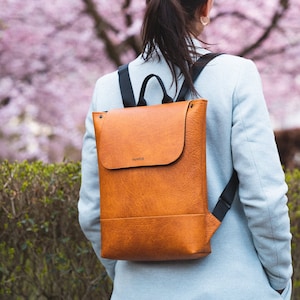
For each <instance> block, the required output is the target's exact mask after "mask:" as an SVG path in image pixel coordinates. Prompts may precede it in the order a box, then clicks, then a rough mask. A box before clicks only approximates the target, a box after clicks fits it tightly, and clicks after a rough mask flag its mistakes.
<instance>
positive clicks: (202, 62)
mask: <svg viewBox="0 0 300 300" xmlns="http://www.w3.org/2000/svg"><path fill="white" fill-rule="evenodd" d="M219 55H221V53H207V54H205V55H203V56H201V57H200V58H199V59H198V60H197V61H196V62H195V64H194V65H193V66H192V68H191V74H192V80H193V82H195V81H196V79H197V78H198V76H199V75H200V73H201V72H202V71H203V69H204V68H205V66H206V65H207V64H208V63H209V62H210V61H211V60H213V59H214V58H215V57H217V56H219ZM188 91H189V86H188V83H187V82H186V80H185V81H184V82H183V84H182V87H181V89H180V91H179V94H178V96H177V99H176V101H184V100H185V96H186V94H187V93H188Z"/></svg>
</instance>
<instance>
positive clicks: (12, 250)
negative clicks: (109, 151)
mask: <svg viewBox="0 0 300 300" xmlns="http://www.w3.org/2000/svg"><path fill="white" fill-rule="evenodd" d="M0 174H1V178H0V191H1V193H0V197H1V198H0V299H24V300H25V299H26V300H27V299H32V300H36V299H64V300H66V299H70V300H75V299H88V300H89V299H109V294H110V290H111V284H110V282H109V280H108V279H107V277H106V273H105V271H104V270H103V268H102V266H101V265H100V263H98V260H97V258H96V256H95V254H94V252H93V251H92V249H91V247H90V244H89V243H88V242H87V240H86V238H85V237H84V235H83V234H82V232H81V230H80V227H79V225H78V216H77V201H78V191H79V186H80V164H79V163H62V164H48V165H44V164H42V163H41V162H35V163H30V164H29V163H27V162H23V163H14V164H9V163H8V162H3V163H2V164H1V165H0Z"/></svg>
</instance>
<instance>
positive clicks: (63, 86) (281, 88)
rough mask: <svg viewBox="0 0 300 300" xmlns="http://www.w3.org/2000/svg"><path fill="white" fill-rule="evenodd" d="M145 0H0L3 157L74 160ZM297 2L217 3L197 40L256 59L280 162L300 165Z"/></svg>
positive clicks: (129, 54)
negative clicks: (104, 81)
mask: <svg viewBox="0 0 300 300" xmlns="http://www.w3.org/2000/svg"><path fill="white" fill-rule="evenodd" d="M144 5H145V1H144V0H109V1H108V0H52V1H40V0H28V1H21V0H0V161H1V160H4V159H8V160H9V161H15V160H17V161H22V160H25V159H26V160H28V161H34V160H41V161H43V162H46V163H47V162H61V161H63V160H75V161H77V160H80V150H81V144H82V137H83V134H84V119H85V116H86V113H87V110H88V106H89V103H90V100H91V97H92V93H93V89H94V85H95V82H96V80H97V78H99V77H100V76H102V75H103V74H105V73H107V72H110V71H113V70H115V69H116V68H117V67H118V66H119V65H121V64H123V63H127V62H128V61H130V60H131V59H133V58H134V57H136V56H137V55H138V54H139V53H140V50H141V41H140V36H139V34H140V28H141V22H142V15H143V11H144ZM299 12H300V0H264V1H263V0H251V1H250V0H243V1H236V0H215V6H214V9H213V11H212V20H211V24H210V25H209V26H208V27H207V28H206V30H205V32H204V35H203V36H202V40H204V41H205V42H207V43H208V44H209V46H207V45H206V47H208V48H209V49H210V50H211V51H221V52H226V53H231V54H236V55H240V56H243V57H246V58H250V59H252V60H254V62H255V63H256V64H257V66H258V68H259V71H260V74H261V77H262V81H263V86H264V91H265V96H266V101H267V105H268V108H269V112H270V115H271V121H272V124H273V127H274V131H275V132H276V138H277V141H278V145H279V150H280V154H281V158H282V161H283V163H284V165H285V166H288V167H294V166H299V165H300V130H299V128H300V99H299V98H300V58H299V54H300V18H299Z"/></svg>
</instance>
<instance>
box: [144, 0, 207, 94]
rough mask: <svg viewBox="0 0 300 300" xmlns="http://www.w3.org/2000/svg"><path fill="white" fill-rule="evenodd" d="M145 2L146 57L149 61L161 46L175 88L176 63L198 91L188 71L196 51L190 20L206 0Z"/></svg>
mask: <svg viewBox="0 0 300 300" xmlns="http://www.w3.org/2000/svg"><path fill="white" fill-rule="evenodd" d="M146 3H147V7H146V12H145V17H144V23H143V27H142V39H143V58H144V59H145V60H146V61H148V60H149V59H151V58H152V57H153V56H154V54H157V50H158V49H157V48H159V49H160V51H161V53H162V55H163V57H164V58H165V59H166V61H167V63H168V65H169V67H170V69H171V72H172V76H173V80H174V81H175V83H176V89H177V80H176V79H177V75H176V66H177V67H178V68H179V70H180V72H181V73H180V75H181V74H183V76H184V78H185V79H186V80H187V83H188V85H189V87H190V89H191V91H192V92H193V93H195V94H197V92H196V90H195V88H194V84H193V81H192V78H191V75H190V72H189V69H190V67H191V65H192V64H193V56H195V55H197V53H196V49H195V46H194V43H193V41H192V37H191V33H192V30H193V29H192V26H191V24H192V22H193V21H194V20H195V12H196V10H197V9H201V8H202V7H203V6H204V5H205V4H206V3H207V0H147V1H146ZM158 59H160V57H159V56H158Z"/></svg>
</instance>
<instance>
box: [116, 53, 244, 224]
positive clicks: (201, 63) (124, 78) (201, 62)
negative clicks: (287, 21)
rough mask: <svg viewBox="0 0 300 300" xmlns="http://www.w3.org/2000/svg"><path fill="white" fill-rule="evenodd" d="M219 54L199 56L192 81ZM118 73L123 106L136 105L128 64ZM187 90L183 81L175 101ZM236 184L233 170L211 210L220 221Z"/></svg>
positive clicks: (180, 99)
mask: <svg viewBox="0 0 300 300" xmlns="http://www.w3.org/2000/svg"><path fill="white" fill-rule="evenodd" d="M219 55H220V53H208V54H205V55H203V56H201V57H200V58H199V59H198V60H197V62H196V63H195V64H194V65H193V67H192V68H191V72H192V79H193V82H194V81H195V80H196V79H197V77H198V76H199V75H200V73H201V72H202V70H203V69H204V67H205V66H206V65H207V64H208V63H209V62H210V61H211V60H212V59H214V58H215V57H217V56H219ZM118 73H119V84H120V89H121V95H122V99H123V104H124V107H132V106H136V102H135V100H134V94H133V88H132V84H131V81H130V77H129V72H128V64H127V65H123V66H121V67H119V70H118ZM188 91H189V87H188V85H187V83H186V81H184V82H183V85H182V87H181V89H180V92H179V94H178V97H177V99H176V101H183V100H185V95H186V94H187V93H188ZM237 186H238V177H237V174H236V171H234V172H233V174H232V176H231V178H230V180H229V182H228V184H227V185H226V187H225V189H224V191H223V192H222V194H221V196H220V197H219V200H218V202H217V204H216V206H215V208H214V209H213V212H212V214H213V215H214V216H215V217H216V218H217V219H218V220H219V221H220V222H222V220H223V219H224V217H225V215H226V213H227V212H228V210H229V209H230V207H231V205H232V202H233V199H234V195H235V192H236V189H237Z"/></svg>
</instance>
